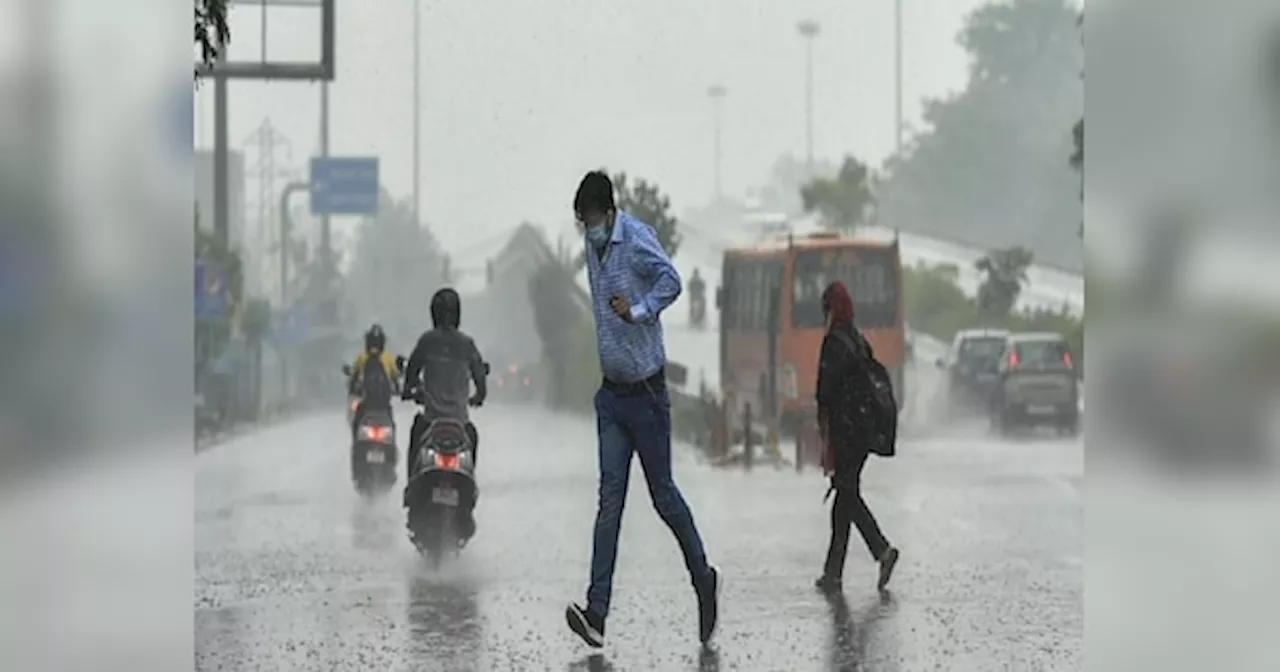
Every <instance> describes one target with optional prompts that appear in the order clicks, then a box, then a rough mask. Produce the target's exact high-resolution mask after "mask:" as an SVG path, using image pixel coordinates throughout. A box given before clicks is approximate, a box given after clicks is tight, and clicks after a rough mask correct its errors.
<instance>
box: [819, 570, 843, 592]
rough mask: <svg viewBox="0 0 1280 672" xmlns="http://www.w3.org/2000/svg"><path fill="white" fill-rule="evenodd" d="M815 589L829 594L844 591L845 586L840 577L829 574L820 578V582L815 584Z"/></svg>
mask: <svg viewBox="0 0 1280 672" xmlns="http://www.w3.org/2000/svg"><path fill="white" fill-rule="evenodd" d="M813 587H814V588H817V589H818V590H821V591H823V592H827V593H838V592H840V591H841V590H844V584H843V583H842V582H841V581H840V577H838V576H830V575H828V574H823V575H822V576H820V577H818V580H817V581H814V582H813Z"/></svg>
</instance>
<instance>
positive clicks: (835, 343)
mask: <svg viewBox="0 0 1280 672" xmlns="http://www.w3.org/2000/svg"><path fill="white" fill-rule="evenodd" d="M835 328H836V329H840V328H843V329H847V330H848V332H846V333H850V335H851V336H853V341H854V343H855V344H856V345H857V346H858V351H857V352H855V351H854V350H853V349H851V348H849V346H848V345H846V344H845V342H844V341H843V340H842V339H841V338H840V337H838V336H836V335H833V334H832V333H831V332H830V331H828V332H827V334H826V336H825V337H823V339H822V350H821V353H820V354H819V355H818V386H817V387H818V391H817V401H818V422H819V423H823V424H824V425H825V426H826V428H827V440H828V441H830V442H831V444H832V447H833V448H834V450H835V458H836V474H835V479H836V482H837V485H839V484H843V482H844V481H847V480H848V478H849V477H851V476H852V475H853V474H852V472H853V471H854V470H855V468H856V466H857V465H858V464H860V463H861V462H862V461H863V460H864V459H865V456H866V453H867V452H868V451H867V446H868V444H869V440H868V432H870V431H871V428H870V426H869V423H867V422H866V421H865V420H864V419H863V418H862V417H861V416H862V412H861V411H860V409H866V408H868V407H869V404H870V399H871V396H872V394H873V392H874V390H873V389H872V388H871V387H870V384H869V382H868V381H869V379H868V377H867V373H866V368H865V367H866V364H865V362H866V360H868V359H870V358H871V357H873V356H874V355H873V353H872V351H871V344H870V343H868V342H867V339H866V338H865V337H863V335H862V334H861V333H860V332H859V331H858V330H857V329H856V328H854V327H852V326H844V327H840V326H837V327H835Z"/></svg>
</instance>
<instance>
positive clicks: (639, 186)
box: [612, 173, 683, 258]
mask: <svg viewBox="0 0 1280 672" xmlns="http://www.w3.org/2000/svg"><path fill="white" fill-rule="evenodd" d="M612 179H613V188H614V189H615V190H616V191H617V192H618V207H619V208H620V209H622V210H624V211H626V212H628V213H630V214H631V215H633V216H634V217H636V218H637V219H639V220H640V221H642V222H644V223H645V224H648V225H649V226H652V227H653V230H654V231H655V232H656V233H657V234H658V242H660V243H662V248H663V249H664V250H666V251H667V255H668V256H671V257H673V258H674V257H675V256H676V252H677V251H678V250H679V249H680V242H681V240H682V239H683V238H682V237H681V235H680V220H679V219H677V218H676V216H675V214H674V213H672V212H671V199H670V198H669V197H667V195H666V194H663V193H662V190H661V189H659V188H658V185H657V184H654V183H653V182H648V181H646V180H643V179H637V180H636V181H635V182H632V181H631V180H630V179H629V178H628V177H627V174H626V173H616V174H615V175H614V176H613V178H612Z"/></svg>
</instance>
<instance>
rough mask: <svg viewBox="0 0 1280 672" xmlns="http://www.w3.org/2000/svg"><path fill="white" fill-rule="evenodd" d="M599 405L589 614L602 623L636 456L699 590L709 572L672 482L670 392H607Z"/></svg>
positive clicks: (598, 395) (698, 539)
mask: <svg viewBox="0 0 1280 672" xmlns="http://www.w3.org/2000/svg"><path fill="white" fill-rule="evenodd" d="M595 402H596V427H597V431H598V433H599V435H600V495H599V497H600V498H599V504H598V509H597V510H596V527H595V538H594V543H593V545H592V549H591V586H590V587H589V588H588V589H587V611H589V612H591V613H593V614H597V615H599V616H600V617H602V618H603V617H605V616H607V615H608V613H609V598H610V597H611V595H612V593H613V570H614V567H615V565H616V564H617V560H618V533H619V532H620V531H621V527H622V509H623V506H624V505H625V504H626V500H627V480H628V476H629V475H630V473H631V455H632V453H638V454H639V455H640V466H641V467H642V468H643V469H644V478H645V481H647V482H648V484H649V497H650V498H651V499H652V500H653V508H654V509H656V510H657V512H658V515H659V516H661V517H662V521H663V522H664V523H666V524H667V527H669V528H671V533H672V534H674V535H675V537H676V541H678V542H679V543H680V550H681V552H683V553H684V564H685V567H687V568H688V569H689V576H690V579H691V580H692V582H693V584H694V587H695V588H697V587H699V586H701V585H702V582H703V581H704V580H706V577H707V576H708V575H709V573H710V569H709V567H708V566H707V554H706V551H705V550H704V549H703V547H702V537H701V536H699V535H698V528H697V526H695V525H694V522H693V514H692V513H691V512H690V511H689V505H688V504H686V503H685V501H684V497H683V496H682V495H681V494H680V489H679V488H678V487H676V482H675V480H674V479H673V478H672V476H671V401H670V399H669V398H668V396H667V391H666V389H665V388H662V389H658V390H653V393H648V392H646V393H642V394H639V395H636V396H620V395H617V394H614V393H613V392H610V391H609V390H606V389H603V388H602V389H600V390H599V391H598V392H596V399H595Z"/></svg>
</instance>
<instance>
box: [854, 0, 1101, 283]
mask: <svg viewBox="0 0 1280 672" xmlns="http://www.w3.org/2000/svg"><path fill="white" fill-rule="evenodd" d="M1078 19H1079V12H1078V11H1077V10H1076V8H1075V7H1074V6H1073V3H1072V2H1071V0H1023V1H1022V2H1017V3H1000V4H992V5H988V6H986V7H983V8H981V9H979V10H977V11H975V12H974V13H973V14H971V15H970V17H969V18H968V20H967V22H966V25H965V27H964V29H963V31H962V32H961V34H960V36H959V42H960V43H961V44H962V45H963V46H964V47H965V49H966V50H968V52H969V54H970V56H971V59H972V61H971V67H970V72H969V83H968V86H967V87H966V88H965V90H964V91H962V92H961V93H959V94H956V95H953V96H950V97H948V98H945V99H942V100H931V101H927V102H926V103H925V106H924V115H923V116H924V121H925V130H924V131H923V132H922V133H921V134H920V135H917V136H915V137H914V138H912V140H911V141H910V142H909V144H908V146H907V147H906V148H904V151H903V153H902V154H900V155H898V156H895V157H893V159H891V160H890V161H889V162H888V163H887V164H886V166H885V172H886V173H887V178H886V179H885V180H884V181H883V183H881V184H879V185H878V186H877V188H876V191H875V195H876V215H877V220H878V221H879V222H880V223H882V224H884V225H886V226H890V227H895V228H901V229H903V230H905V231H912V232H918V233H921V234H924V235H933V236H937V237H940V238H946V239H951V240H956V241H959V242H962V243H966V244H969V245H973V246H981V247H983V248H992V247H997V246H1004V245H1009V244H1014V245H1021V246H1024V247H1027V248H1028V249H1031V250H1032V251H1034V252H1035V253H1036V255H1037V257H1038V258H1039V259H1042V260H1045V261H1049V262H1050V263H1054V264H1057V265H1059V266H1063V267H1067V268H1080V267H1082V266H1083V250H1082V247H1083V246H1082V245H1081V243H1080V239H1079V237H1078V236H1077V235H1076V234H1075V233H1073V229H1078V226H1079V223H1080V209H1081V201H1080V199H1079V194H1078V191H1079V179H1080V176H1079V174H1078V173H1076V172H1075V171H1074V170H1072V168H1071V166H1069V165H1068V164H1067V162H1066V161H1063V157H1065V156H1068V155H1069V154H1070V153H1071V146H1072V138H1071V137H1070V133H1069V129H1071V127H1072V125H1073V124H1074V123H1076V121H1077V120H1078V119H1080V118H1081V116H1082V114H1083V110H1084V90H1083V84H1082V81H1081V78H1080V73H1081V71H1082V69H1083V67H1084V58H1083V50H1082V48H1081V44H1080V34H1079V31H1078V30H1077V22H1078ZM1072 192H1076V193H1074V194H1073V193H1072ZM1073 196H1074V198H1073Z"/></svg>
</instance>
